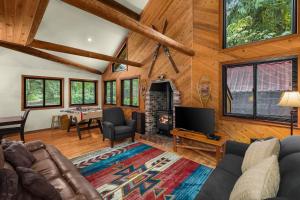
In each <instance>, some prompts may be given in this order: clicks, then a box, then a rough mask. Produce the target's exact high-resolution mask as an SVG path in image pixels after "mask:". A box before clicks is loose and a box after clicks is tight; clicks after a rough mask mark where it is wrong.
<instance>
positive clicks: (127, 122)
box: [126, 119, 136, 132]
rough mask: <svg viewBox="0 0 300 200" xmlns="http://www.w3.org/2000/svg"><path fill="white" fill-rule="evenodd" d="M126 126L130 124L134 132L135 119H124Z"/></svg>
mask: <svg viewBox="0 0 300 200" xmlns="http://www.w3.org/2000/svg"><path fill="white" fill-rule="evenodd" d="M126 124H127V126H130V127H131V128H132V130H133V131H134V132H135V130H136V121H135V120H133V119H130V120H127V121H126Z"/></svg>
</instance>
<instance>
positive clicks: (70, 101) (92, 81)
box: [69, 78, 98, 107]
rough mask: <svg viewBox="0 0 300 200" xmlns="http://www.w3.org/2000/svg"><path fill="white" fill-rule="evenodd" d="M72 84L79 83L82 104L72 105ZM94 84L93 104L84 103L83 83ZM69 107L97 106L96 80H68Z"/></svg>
mask: <svg viewBox="0 0 300 200" xmlns="http://www.w3.org/2000/svg"><path fill="white" fill-rule="evenodd" d="M72 82H81V83H82V102H83V103H82V104H72ZM85 82H87V83H94V84H95V103H84V83H85ZM69 106H70V107H76V106H98V80H88V79H75V78H70V79H69Z"/></svg>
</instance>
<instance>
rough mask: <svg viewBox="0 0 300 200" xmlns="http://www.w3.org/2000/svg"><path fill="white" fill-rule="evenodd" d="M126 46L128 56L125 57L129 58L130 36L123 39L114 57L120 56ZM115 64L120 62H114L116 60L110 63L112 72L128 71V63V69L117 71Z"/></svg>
mask: <svg viewBox="0 0 300 200" xmlns="http://www.w3.org/2000/svg"><path fill="white" fill-rule="evenodd" d="M124 48H126V58H125V59H126V60H128V38H125V39H124V40H123V41H122V43H121V45H120V46H119V48H118V49H117V51H116V53H115V54H114V57H116V58H119V57H120V55H121V53H122V51H123V49H124ZM115 64H118V63H114V62H112V63H110V66H111V72H112V73H119V72H126V71H128V65H126V70H124V71H116V70H115Z"/></svg>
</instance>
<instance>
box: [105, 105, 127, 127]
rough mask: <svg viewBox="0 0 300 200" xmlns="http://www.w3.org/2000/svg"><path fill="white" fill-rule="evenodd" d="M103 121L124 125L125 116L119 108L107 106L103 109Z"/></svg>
mask: <svg viewBox="0 0 300 200" xmlns="http://www.w3.org/2000/svg"><path fill="white" fill-rule="evenodd" d="M103 121H104V122H111V123H113V125H115V126H123V125H125V123H126V121H125V116H124V113H123V110H122V109H121V108H107V109H104V111H103Z"/></svg>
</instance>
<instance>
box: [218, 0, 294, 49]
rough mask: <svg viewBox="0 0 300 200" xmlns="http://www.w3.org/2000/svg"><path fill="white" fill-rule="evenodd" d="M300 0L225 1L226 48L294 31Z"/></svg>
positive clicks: (224, 35) (224, 42)
mask: <svg viewBox="0 0 300 200" xmlns="http://www.w3.org/2000/svg"><path fill="white" fill-rule="evenodd" d="M296 1H297V0H272V1H264V0H238V1H237V0H223V7H224V8H223V9H224V12H223V13H224V16H223V27H224V33H223V47H224V48H227V47H233V46H237V45H242V44H247V43H251V42H255V41H260V40H266V39H271V38H275V37H280V36H284V35H290V34H294V33H296V31H297V26H296V24H297V13H296V9H297V5H296Z"/></svg>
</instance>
